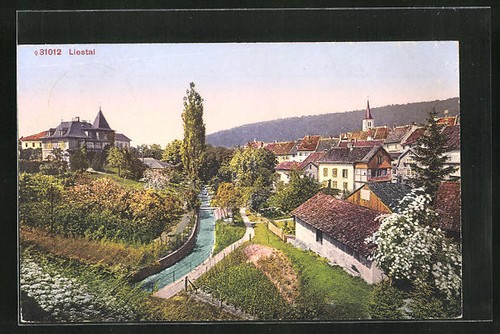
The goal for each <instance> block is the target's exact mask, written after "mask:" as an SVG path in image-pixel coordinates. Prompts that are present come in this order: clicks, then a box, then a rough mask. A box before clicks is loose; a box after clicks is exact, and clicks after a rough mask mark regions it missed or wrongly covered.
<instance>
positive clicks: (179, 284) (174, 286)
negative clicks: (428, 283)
mask: <svg viewBox="0 0 500 334" xmlns="http://www.w3.org/2000/svg"><path fill="white" fill-rule="evenodd" d="M240 213H241V218H243V222H244V223H245V226H246V231H245V235H244V236H243V238H241V239H240V240H238V241H236V242H235V243H233V244H231V245H229V246H227V247H226V248H224V250H222V251H221V252H219V253H218V254H216V255H215V256H213V257H212V256H210V257H209V258H208V259H206V260H205V261H203V263H202V264H200V265H199V266H197V267H196V268H194V269H193V270H192V271H191V272H190V273H189V274H187V275H184V276H182V277H180V278H179V279H178V280H176V281H175V282H173V283H171V284H169V285H167V286H164V287H163V288H161V289H159V290H158V291H156V292H155V293H154V294H153V296H155V297H158V298H165V299H168V298H170V297H172V296H174V295H176V294H177V293H178V292H180V291H182V289H185V287H186V285H187V280H190V281H191V282H193V281H195V280H196V279H197V278H198V277H200V276H201V275H202V274H203V273H206V272H207V271H208V270H210V268H212V267H213V266H215V265H216V264H217V263H218V262H219V261H220V260H222V259H224V258H225V257H226V255H227V254H229V253H231V252H232V251H233V250H235V249H236V248H238V247H239V246H240V245H241V244H242V243H244V242H245V241H248V240H250V239H251V238H253V237H254V236H255V231H254V229H253V227H252V223H251V222H250V219H249V218H248V217H247V215H246V214H245V208H240Z"/></svg>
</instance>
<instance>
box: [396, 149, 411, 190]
mask: <svg viewBox="0 0 500 334" xmlns="http://www.w3.org/2000/svg"><path fill="white" fill-rule="evenodd" d="M415 156H416V154H415V152H414V151H413V149H412V148H411V147H407V148H406V149H405V150H404V151H403V153H401V154H400V155H399V157H398V159H397V161H396V163H395V164H394V167H393V174H392V182H395V183H401V184H411V179H412V178H413V177H415V175H416V173H415V168H413V166H415V164H416V163H417V161H416V160H415Z"/></svg>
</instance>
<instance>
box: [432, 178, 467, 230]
mask: <svg viewBox="0 0 500 334" xmlns="http://www.w3.org/2000/svg"><path fill="white" fill-rule="evenodd" d="M460 198H461V196H460V182H442V183H441V184H440V185H439V188H438V190H437V192H436V198H435V199H434V204H433V206H434V211H435V212H436V213H437V214H438V226H439V227H440V228H442V229H443V230H447V231H452V232H460V230H461V222H460V209H461V203H460Z"/></svg>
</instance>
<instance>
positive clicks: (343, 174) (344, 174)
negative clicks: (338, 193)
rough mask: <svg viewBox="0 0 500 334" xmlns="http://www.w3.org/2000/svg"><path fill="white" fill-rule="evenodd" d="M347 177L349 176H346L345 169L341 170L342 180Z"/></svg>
mask: <svg viewBox="0 0 500 334" xmlns="http://www.w3.org/2000/svg"><path fill="white" fill-rule="evenodd" d="M348 175H349V174H348V170H347V169H342V177H343V178H344V179H347V177H348Z"/></svg>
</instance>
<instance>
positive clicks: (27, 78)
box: [17, 41, 459, 147]
mask: <svg viewBox="0 0 500 334" xmlns="http://www.w3.org/2000/svg"><path fill="white" fill-rule="evenodd" d="M45 49H47V50H48V49H60V50H61V51H60V53H61V54H60V55H42V53H43V52H44V51H43V50H45ZM85 49H89V50H94V49H95V55H71V54H70V53H71V51H73V50H85ZM17 51H18V55H17V59H18V68H17V90H18V95H17V97H18V109H17V116H18V132H19V137H20V136H27V135H31V134H35V133H38V132H41V131H44V130H47V129H48V128H50V127H56V126H57V125H59V123H60V121H61V120H65V121H67V120H71V119H73V118H74V117H77V116H78V117H80V119H82V120H89V121H90V122H93V120H94V118H95V116H96V115H97V112H98V111H99V108H101V110H102V112H103V113H104V116H105V117H106V119H107V121H108V123H109V124H110V126H111V128H112V129H114V130H116V131H117V132H119V133H124V134H125V135H127V136H128V137H129V138H130V139H132V143H131V144H132V145H133V146H137V145H141V144H153V143H157V144H160V145H162V147H163V146H165V145H166V144H167V143H169V142H170V141H172V140H174V139H182V136H183V129H182V120H181V113H182V110H183V97H184V96H185V95H186V90H187V89H188V87H189V83H190V82H194V83H195V85H196V87H195V89H196V90H197V91H198V92H199V93H200V95H201V96H202V97H203V99H204V122H205V125H206V133H207V134H210V133H213V132H216V131H220V130H225V129H230V128H232V127H235V126H239V125H243V124H249V123H255V122H260V121H266V120H273V119H278V118H286V117H294V116H303V115H316V114H325V113H332V112H343V111H351V110H360V109H364V108H365V107H366V100H367V98H369V100H370V107H372V108H376V107H382V106H385V105H389V104H406V103H411V102H421V101H433V100H438V99H439V100H441V99H447V98H450V97H458V96H459V63H458V56H459V54H458V52H459V47H458V42H454V41H445V42H435V41H430V42H350V43H333V42H332V43H225V44H216V43H214V44H209V43H198V44H92V45H91V44H85V45H84V44H79V45H68V44H65V45H20V46H18V49H17ZM73 53H75V52H73Z"/></svg>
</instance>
